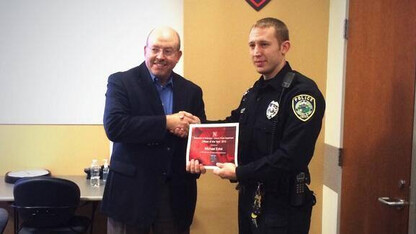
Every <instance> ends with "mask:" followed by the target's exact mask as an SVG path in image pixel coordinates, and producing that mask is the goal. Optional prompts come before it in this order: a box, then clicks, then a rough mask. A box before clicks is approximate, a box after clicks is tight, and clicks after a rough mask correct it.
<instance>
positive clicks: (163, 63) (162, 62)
mask: <svg viewBox="0 0 416 234" xmlns="http://www.w3.org/2000/svg"><path fill="white" fill-rule="evenodd" d="M153 64H160V65H166V61H165V60H157V59H156V60H155V61H153Z"/></svg>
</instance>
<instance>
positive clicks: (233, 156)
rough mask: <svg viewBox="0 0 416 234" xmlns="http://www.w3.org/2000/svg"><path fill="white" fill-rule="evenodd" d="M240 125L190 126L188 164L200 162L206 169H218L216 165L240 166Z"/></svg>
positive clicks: (208, 124)
mask: <svg viewBox="0 0 416 234" xmlns="http://www.w3.org/2000/svg"><path fill="white" fill-rule="evenodd" d="M238 134H239V124H238V123H212V124H211V123H207V124H191V125H189V135H188V145H187V148H186V163H188V162H189V161H190V160H192V159H195V160H198V161H199V163H201V164H203V165H204V166H205V168H206V169H215V168H218V167H217V166H216V163H217V162H219V163H226V162H229V163H234V164H235V165H236V166H237V165H238V155H237V153H238Z"/></svg>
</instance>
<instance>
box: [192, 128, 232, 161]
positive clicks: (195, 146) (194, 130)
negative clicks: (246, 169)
mask: <svg viewBox="0 0 416 234" xmlns="http://www.w3.org/2000/svg"><path fill="white" fill-rule="evenodd" d="M212 128H217V129H219V130H226V131H233V130H234V129H235V132H232V133H233V134H232V135H233V136H234V140H233V141H234V147H232V146H231V147H232V148H233V150H234V151H233V152H231V154H234V157H233V160H232V161H231V160H228V159H223V160H220V161H222V162H224V160H225V161H226V162H232V163H234V164H235V165H236V166H237V165H238V155H237V153H238V134H239V124H238V123H221V124H191V125H190V127H189V136H188V145H187V148H186V162H187V163H188V162H189V161H190V159H192V158H193V156H192V153H191V151H193V150H198V149H197V148H198V147H201V146H197V145H196V144H197V143H195V142H196V141H195V136H196V135H197V133H196V131H200V130H201V129H207V130H210V129H212ZM231 144H232V142H231ZM226 146H227V152H228V150H229V144H226ZM220 147H222V146H220ZM227 155H228V154H227ZM190 157H191V158H190ZM211 157H214V158H215V157H216V156H215V155H212V156H211ZM194 159H195V158H194ZM200 161H203V160H201V159H200ZM210 161H211V160H210ZM214 161H216V160H214ZM201 163H203V164H204V165H205V168H207V169H214V168H217V166H215V165H213V164H212V162H209V163H204V162H201Z"/></svg>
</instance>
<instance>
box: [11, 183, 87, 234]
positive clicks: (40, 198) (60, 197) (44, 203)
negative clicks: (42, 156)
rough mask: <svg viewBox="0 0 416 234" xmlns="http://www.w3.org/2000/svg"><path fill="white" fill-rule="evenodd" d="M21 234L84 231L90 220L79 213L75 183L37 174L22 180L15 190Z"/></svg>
mask: <svg viewBox="0 0 416 234" xmlns="http://www.w3.org/2000/svg"><path fill="white" fill-rule="evenodd" d="M13 195H14V204H13V207H14V208H15V211H16V212H17V213H18V216H17V217H18V219H20V221H19V220H17V226H16V227H17V228H18V233H19V234H27V233H68V234H69V233H85V232H86V231H87V230H88V227H89V224H90V220H89V219H88V218H87V217H83V216H76V215H75V210H76V209H77V207H78V205H79V201H80V190H79V188H78V185H76V184H75V183H74V182H72V181H69V180H65V179H60V178H54V177H37V178H28V179H21V180H18V181H17V182H16V184H15V185H14V189H13Z"/></svg>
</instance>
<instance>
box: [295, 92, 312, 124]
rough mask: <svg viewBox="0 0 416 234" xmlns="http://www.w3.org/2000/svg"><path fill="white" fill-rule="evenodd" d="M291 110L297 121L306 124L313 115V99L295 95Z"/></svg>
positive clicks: (305, 95)
mask: <svg viewBox="0 0 416 234" xmlns="http://www.w3.org/2000/svg"><path fill="white" fill-rule="evenodd" d="M292 109H293V113H294V114H295V115H296V117H297V118H298V119H300V120H302V121H303V122H306V121H308V120H309V119H310V118H311V117H312V116H313V114H314V113H315V109H316V101H315V98H314V97H312V96H311V95H308V94H300V95H297V96H295V97H293V98H292Z"/></svg>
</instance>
